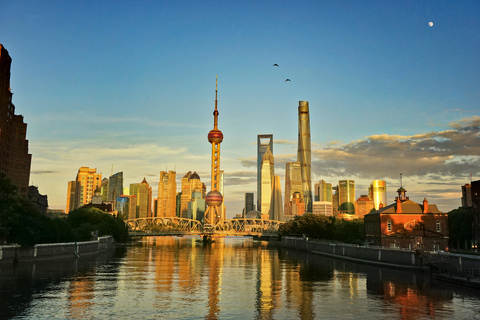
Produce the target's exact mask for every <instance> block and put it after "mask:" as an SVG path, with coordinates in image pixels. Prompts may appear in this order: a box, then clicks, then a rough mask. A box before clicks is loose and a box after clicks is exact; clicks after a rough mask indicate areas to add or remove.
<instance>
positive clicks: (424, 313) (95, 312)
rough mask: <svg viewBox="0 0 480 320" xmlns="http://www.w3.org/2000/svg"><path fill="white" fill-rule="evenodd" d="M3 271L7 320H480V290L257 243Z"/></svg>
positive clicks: (156, 250) (128, 252)
mask: <svg viewBox="0 0 480 320" xmlns="http://www.w3.org/2000/svg"><path fill="white" fill-rule="evenodd" d="M195 240H196V238H192V237H183V238H176V237H150V238H143V239H142V240H141V241H139V242H136V243H133V244H132V245H131V246H127V247H119V248H117V250H115V251H111V252H105V253H101V254H99V255H96V256H91V257H80V258H79V259H71V260H66V261H60V262H58V261H56V262H43V263H35V264H19V265H17V266H16V267H15V268H14V267H13V266H10V265H8V266H2V265H0V319H82V320H83V319H480V292H479V291H475V290H472V289H466V288H463V287H459V286H454V285H450V284H446V283H443V282H437V281H434V280H431V279H430V277H429V275H428V274H422V273H415V272H409V271H402V270H396V269H387V268H378V267H374V266H370V265H365V264H357V263H351V262H347V261H343V260H336V259H331V258H327V257H322V256H318V255H314V254H307V253H302V252H295V251H290V250H284V249H280V248H278V247H276V246H271V245H268V243H267V242H258V241H253V240H252V239H248V238H225V239H218V240H216V242H215V243H213V244H211V245H206V246H204V245H203V244H202V243H198V242H195Z"/></svg>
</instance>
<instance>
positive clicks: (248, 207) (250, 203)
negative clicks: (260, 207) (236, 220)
mask: <svg viewBox="0 0 480 320" xmlns="http://www.w3.org/2000/svg"><path fill="white" fill-rule="evenodd" d="M253 198H254V193H253V192H247V193H245V209H244V212H243V218H245V216H246V215H247V214H248V213H249V212H250V211H254V210H255V201H254V199H253Z"/></svg>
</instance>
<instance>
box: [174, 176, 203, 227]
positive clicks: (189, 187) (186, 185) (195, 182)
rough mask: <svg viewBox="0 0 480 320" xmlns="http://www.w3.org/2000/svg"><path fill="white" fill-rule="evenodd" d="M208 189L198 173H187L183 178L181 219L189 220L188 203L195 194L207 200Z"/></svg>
mask: <svg viewBox="0 0 480 320" xmlns="http://www.w3.org/2000/svg"><path fill="white" fill-rule="evenodd" d="M205 191H206V187H205V184H203V183H202V182H201V181H200V176H199V175H198V174H197V172H193V173H192V172H191V171H189V172H187V173H186V174H185V175H184V176H183V178H182V195H181V204H180V218H188V217H189V214H188V203H189V202H190V201H192V199H193V197H192V194H193V193H194V192H196V193H199V194H201V195H202V196H201V198H202V199H205Z"/></svg>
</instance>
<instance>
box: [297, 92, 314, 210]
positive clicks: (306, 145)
mask: <svg viewBox="0 0 480 320" xmlns="http://www.w3.org/2000/svg"><path fill="white" fill-rule="evenodd" d="M297 161H298V162H300V168H301V172H302V194H303V201H304V202H305V212H312V155H311V142H310V115H309V110H308V101H299V102H298V155H297Z"/></svg>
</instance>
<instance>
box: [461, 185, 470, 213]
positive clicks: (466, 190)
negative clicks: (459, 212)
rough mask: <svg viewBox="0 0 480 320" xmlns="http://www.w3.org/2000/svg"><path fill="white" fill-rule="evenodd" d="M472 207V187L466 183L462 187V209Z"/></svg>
mask: <svg viewBox="0 0 480 320" xmlns="http://www.w3.org/2000/svg"><path fill="white" fill-rule="evenodd" d="M471 206H472V186H471V185H470V184H469V183H467V184H465V185H463V186H462V207H464V208H466V207H471Z"/></svg>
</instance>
